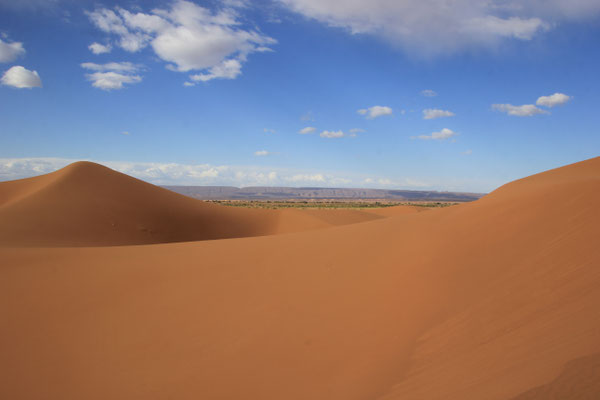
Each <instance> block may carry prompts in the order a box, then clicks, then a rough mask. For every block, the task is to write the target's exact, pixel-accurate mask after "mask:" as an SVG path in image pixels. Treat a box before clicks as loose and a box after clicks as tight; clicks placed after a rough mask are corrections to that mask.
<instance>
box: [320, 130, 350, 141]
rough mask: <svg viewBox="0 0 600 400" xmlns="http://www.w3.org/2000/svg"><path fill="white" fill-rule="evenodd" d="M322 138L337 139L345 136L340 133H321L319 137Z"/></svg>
mask: <svg viewBox="0 0 600 400" xmlns="http://www.w3.org/2000/svg"><path fill="white" fill-rule="evenodd" d="M320 136H321V137H322V138H327V139H338V138H342V137H344V136H346V135H345V134H344V132H342V131H323V132H321V135H320Z"/></svg>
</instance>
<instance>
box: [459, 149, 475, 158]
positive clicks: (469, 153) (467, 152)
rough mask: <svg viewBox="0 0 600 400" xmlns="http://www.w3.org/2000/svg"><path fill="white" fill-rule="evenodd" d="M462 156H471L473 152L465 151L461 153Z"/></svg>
mask: <svg viewBox="0 0 600 400" xmlns="http://www.w3.org/2000/svg"><path fill="white" fill-rule="evenodd" d="M460 154H462V155H463V156H470V155H471V154H473V150H471V149H469V150H465V151H463V152H462V153H460Z"/></svg>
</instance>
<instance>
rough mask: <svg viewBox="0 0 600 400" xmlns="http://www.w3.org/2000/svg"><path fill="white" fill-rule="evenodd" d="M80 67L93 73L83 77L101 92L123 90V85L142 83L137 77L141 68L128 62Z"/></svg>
mask: <svg viewBox="0 0 600 400" xmlns="http://www.w3.org/2000/svg"><path fill="white" fill-rule="evenodd" d="M81 67H82V68H85V69H88V70H91V71H95V72H92V73H89V74H86V75H85V76H86V78H87V79H88V80H89V81H90V82H92V86H94V87H97V88H99V89H102V90H107V91H109V90H118V89H123V87H124V86H123V85H124V84H133V83H139V82H141V81H142V77H141V76H139V75H137V72H138V71H139V70H140V69H141V68H142V67H141V66H139V65H136V64H132V63H130V62H110V63H106V64H96V63H91V62H85V63H82V64H81Z"/></svg>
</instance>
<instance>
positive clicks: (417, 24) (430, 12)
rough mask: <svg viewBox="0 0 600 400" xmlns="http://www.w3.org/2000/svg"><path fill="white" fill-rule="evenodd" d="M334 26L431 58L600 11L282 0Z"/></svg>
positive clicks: (515, 1)
mask: <svg viewBox="0 0 600 400" xmlns="http://www.w3.org/2000/svg"><path fill="white" fill-rule="evenodd" d="M279 1H280V2H281V3H283V4H284V5H286V6H287V7H289V8H290V9H292V10H293V11H296V12H298V13H301V14H303V15H305V16H306V17H309V18H313V19H315V20H317V21H320V22H322V23H325V24H327V25H329V26H333V27H340V28H344V29H347V30H349V32H351V33H352V34H372V35H377V36H379V37H382V38H384V39H386V40H388V41H390V42H392V43H393V44H396V45H398V46H401V47H402V48H404V49H405V50H407V51H409V52H412V53H415V54H419V55H425V56H432V55H439V54H448V53H454V52H457V51H463V50H465V49H467V48H477V47H479V48H481V47H484V48H487V47H493V46H496V45H497V44H498V43H499V42H501V41H503V40H510V39H513V40H522V41H526V40H530V39H532V38H533V37H535V36H536V35H538V34H541V33H543V32H544V31H547V30H549V29H551V28H553V27H554V26H556V25H557V24H558V23H560V22H561V21H567V20H574V19H579V18H587V17H589V16H591V15H597V14H598V13H600V2H598V1H597V0H576V1H571V0H547V1H546V0H489V1H480V0H454V1H451V2H449V1H446V0H429V1H422V0H403V1H390V0H371V1H369V2H364V1H357V0H279Z"/></svg>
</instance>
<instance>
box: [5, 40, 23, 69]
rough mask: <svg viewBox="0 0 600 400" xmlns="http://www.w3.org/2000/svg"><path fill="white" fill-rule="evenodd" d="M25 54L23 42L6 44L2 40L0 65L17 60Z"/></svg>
mask: <svg viewBox="0 0 600 400" xmlns="http://www.w3.org/2000/svg"><path fill="white" fill-rule="evenodd" d="M23 54H25V49H24V48H23V43H21V42H10V43H9V42H5V41H3V40H2V39H0V63H7V62H11V61H14V60H16V59H17V57H19V56H22V55H23Z"/></svg>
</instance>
